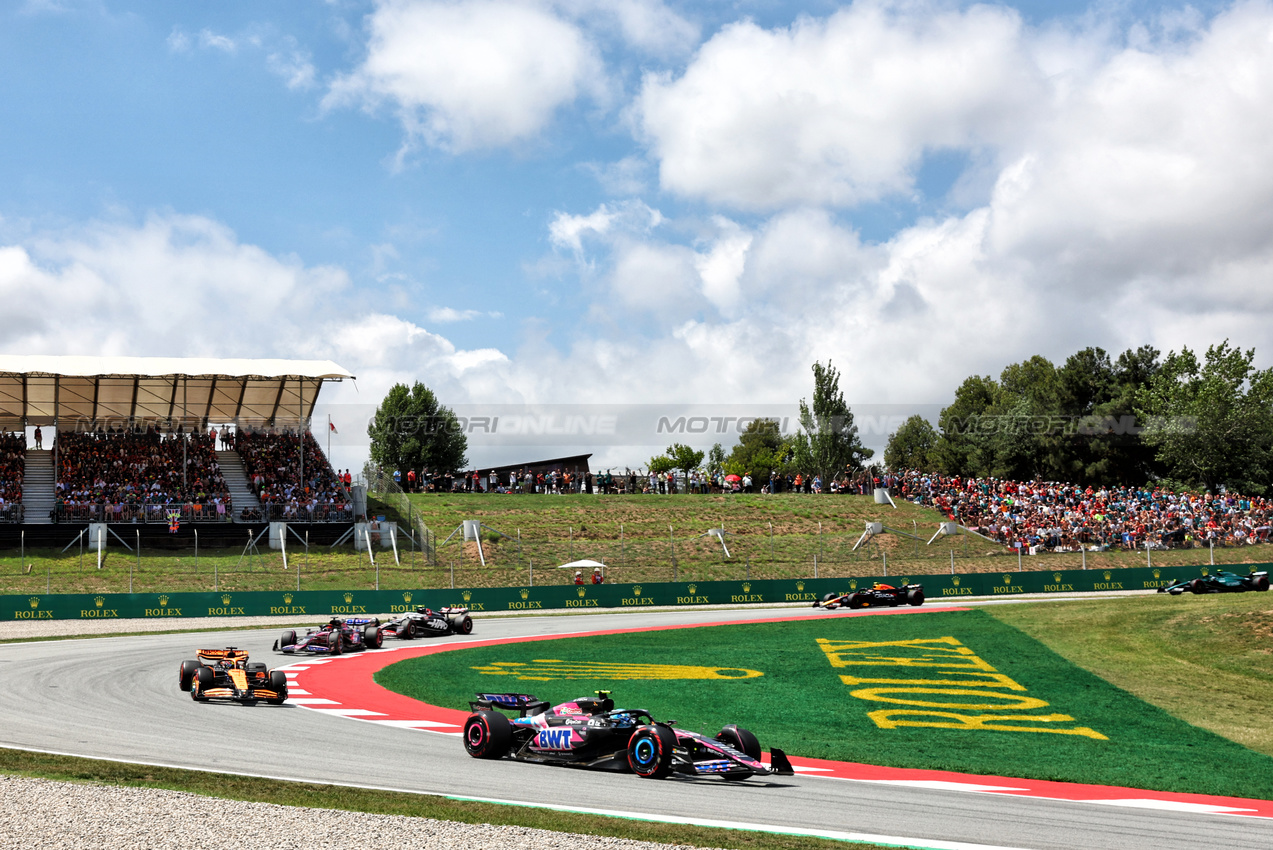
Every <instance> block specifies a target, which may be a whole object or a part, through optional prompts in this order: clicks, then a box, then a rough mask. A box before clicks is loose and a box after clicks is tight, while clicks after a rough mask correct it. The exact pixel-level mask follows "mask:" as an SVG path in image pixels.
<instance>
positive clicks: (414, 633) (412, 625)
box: [380, 606, 473, 640]
mask: <svg viewBox="0 0 1273 850" xmlns="http://www.w3.org/2000/svg"><path fill="white" fill-rule="evenodd" d="M380 633H381V634H382V635H384V636H385V637H397V638H402V639H403V640H413V639H415V638H418V637H433V636H434V635H469V634H472V633H473V618H472V617H470V616H469V609H467V608H442V609H440V610H437V611H434V610H433V609H432V608H425V607H423V606H421V607H419V608H417V609H415V610H414V611H408V612H407V613H406V614H403V615H402V616H401V617H398V618H396V619H393V620H390V621H389V622H387V623H385V624H384V625H383V626H381V627H380Z"/></svg>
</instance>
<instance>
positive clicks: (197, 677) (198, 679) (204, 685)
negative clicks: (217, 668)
mask: <svg viewBox="0 0 1273 850" xmlns="http://www.w3.org/2000/svg"><path fill="white" fill-rule="evenodd" d="M210 687H212V670H211V669H210V668H208V667H202V666H201V667H200V668H199V669H198V670H196V671H194V680H193V681H192V682H191V684H190V698H191V699H193V700H194V701H196V702H203V701H204V700H206V699H207V697H205V696H204V695H203V692H204V691H205V690H207V689H208V688H210Z"/></svg>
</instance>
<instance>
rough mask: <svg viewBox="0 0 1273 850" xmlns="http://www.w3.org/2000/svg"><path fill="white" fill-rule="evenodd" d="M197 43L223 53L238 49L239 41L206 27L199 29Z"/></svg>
mask: <svg viewBox="0 0 1273 850" xmlns="http://www.w3.org/2000/svg"><path fill="white" fill-rule="evenodd" d="M199 45H200V46H201V47H206V48H209V49H212V50H220V51H223V52H225V53H234V52H235V51H236V50H238V49H239V43H238V42H237V41H236V40H235V39H233V38H231V37H230V36H228V35H221V34H220V33H215V32H213V31H212V30H208V29H205V30H200V31H199Z"/></svg>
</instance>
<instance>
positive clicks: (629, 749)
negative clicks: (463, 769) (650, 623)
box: [464, 691, 793, 780]
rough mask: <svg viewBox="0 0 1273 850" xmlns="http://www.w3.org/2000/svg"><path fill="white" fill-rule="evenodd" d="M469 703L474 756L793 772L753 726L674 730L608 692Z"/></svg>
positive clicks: (636, 768) (735, 773) (742, 775)
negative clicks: (558, 699)
mask: <svg viewBox="0 0 1273 850" xmlns="http://www.w3.org/2000/svg"><path fill="white" fill-rule="evenodd" d="M469 706H470V707H471V708H472V710H473V713H472V714H471V715H469V718H468V720H467V721H466V722H465V724H464V749H465V750H467V751H468V754H469V755H470V756H472V757H473V758H480V759H497V758H504V757H508V758H512V759H516V760H517V761H528V762H537V763H540V764H556V765H569V766H573V767H590V768H603V769H606V768H608V769H611V770H630V771H632V772H633V773H635V774H636V775H637V776H641V777H645V778H648V779H663V778H665V777H668V776H671V775H672V774H673V773H679V774H686V775H689V776H720V777H722V778H724V779H730V780H740V779H747V778H749V777H752V776H773V775H781V776H790V775H792V772H793V771H792V768H791V762H790V761H788V760H787V756H786V755H785V754H784V753H783V751H782V750H778V749H771V750H770V751H769V758H770V763H769V764H764V763H763V762H761V760H760V758H761V752H760V742H759V741H757V740H756V736H755V735H753V734H752V733H750V732H748V731H747V730H746V729H742V728H740V727H738V726H734V725H732V724H731V725H729V726H725V727H723V728H722V729H721V730H720V732H719V733H718V734H717V735H716V737H714V738H712V737H708V736H707V735H700V734H699V733H697V732H689V731H687V730H684V729H674V728H673V726H672V724H673V723H674V722H675V721H655V720H654V718H653V717H651V716H650V713H649V712H648V711H645V710H643V709H625V708H615V706H614V701H613V700H612V699H610V693H609V692H608V691H597V695H596V697H595V698H594V697H587V698H580V699H576V700H573V701H571V702H565V703H562V704H560V705H555V706H549V705H548V703H547V702H544V701H542V700H538V699H536V698H535V697H533V696H531V695H530V694H478V695H477V699H476V700H474V701H473V702H470V703H469ZM497 709H499V710H497ZM500 710H503V711H510V712H512V711H515V712H517V715H518V716H517V717H514V718H509V717H508V716H506V715H505V714H503V713H501V711H500Z"/></svg>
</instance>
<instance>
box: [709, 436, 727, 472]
mask: <svg viewBox="0 0 1273 850" xmlns="http://www.w3.org/2000/svg"><path fill="white" fill-rule="evenodd" d="M724 468H725V449H724V448H723V447H722V446H721V444H720V443H717V444H716V445H714V446H712V448H711V451H709V452H708V453H707V473H708V474H709V475H715V474H716V473H718V472H720V471H721V470H723V469H724Z"/></svg>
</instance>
